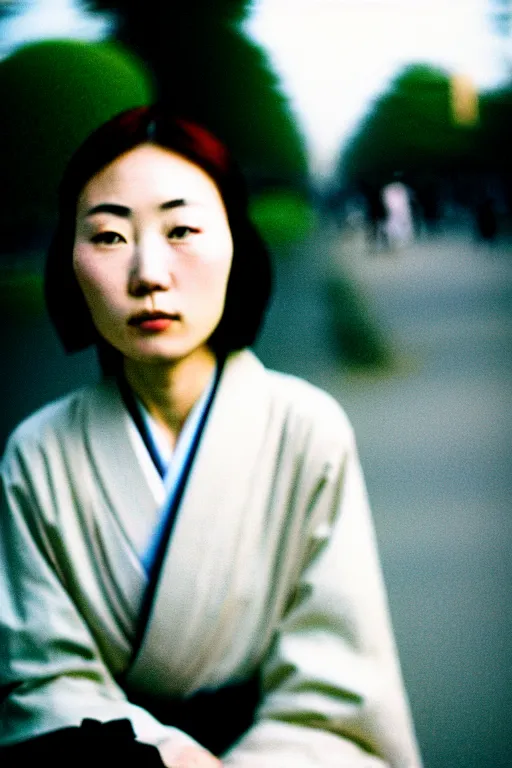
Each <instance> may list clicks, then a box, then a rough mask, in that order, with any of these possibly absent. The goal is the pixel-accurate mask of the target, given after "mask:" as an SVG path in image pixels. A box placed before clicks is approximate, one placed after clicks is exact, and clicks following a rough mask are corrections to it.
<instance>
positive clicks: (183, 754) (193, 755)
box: [158, 741, 222, 768]
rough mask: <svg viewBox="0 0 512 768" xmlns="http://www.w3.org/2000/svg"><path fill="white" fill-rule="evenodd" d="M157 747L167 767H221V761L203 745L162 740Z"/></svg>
mask: <svg viewBox="0 0 512 768" xmlns="http://www.w3.org/2000/svg"><path fill="white" fill-rule="evenodd" d="M158 749H159V751H160V757H161V758H162V760H163V762H164V763H165V765H166V766H167V768H222V763H221V761H220V760H218V759H217V758H216V757H215V756H214V755H212V753H211V752H208V750H206V749H203V747H196V746H194V745H187V746H183V744H180V745H176V742H175V741H164V742H163V744H160V746H159V747H158Z"/></svg>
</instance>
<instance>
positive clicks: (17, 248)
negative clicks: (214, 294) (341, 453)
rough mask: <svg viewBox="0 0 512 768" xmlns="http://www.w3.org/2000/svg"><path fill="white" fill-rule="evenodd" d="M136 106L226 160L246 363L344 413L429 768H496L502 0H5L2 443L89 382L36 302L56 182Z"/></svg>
mask: <svg viewBox="0 0 512 768" xmlns="http://www.w3.org/2000/svg"><path fill="white" fill-rule="evenodd" d="M155 99H160V100H162V101H164V102H166V103H168V104H170V105H172V106H173V107H175V108H178V107H179V109H180V110H181V111H183V112H184V113H187V114H189V115H191V116H193V117H196V118H198V119H200V120H201V121H203V122H204V123H206V124H207V125H209V126H210V127H211V128H212V129H213V130H214V131H215V132H217V133H218V134H219V135H220V136H221V137H222V138H224V139H225V140H226V141H227V142H228V144H229V145H230V146H231V147H232V149H233V150H234V152H235V154H236V155H237V157H238V159H239V161H240V164H241V165H242V167H243V168H244V170H245V172H246V174H247V177H248V180H249V186H250V191H251V206H252V214H253V217H254V220H255V222H256V224H257V226H258V227H259V228H260V229H261V231H262V233H263V235H264V236H265V237H266V238H267V240H268V242H269V244H270V246H271V250H272V254H273V257H274V264H275V283H276V290H275V296H274V300H273V303H272V306H271V309H270V311H269V315H268V318H267V322H266V325H265V328H264V332H263V334H262V336H261V338H260V340H259V342H258V345H257V352H258V354H259V355H260V357H261V358H262V360H263V361H264V362H265V363H266V364H268V365H269V366H272V367H275V368H278V369H280V370H284V371H288V372H291V373H294V374H297V375H299V376H302V377H304V378H306V379H309V380H310V381H312V382H313V383H315V384H318V385H320V386H321V387H323V388H325V389H326V390H327V391H329V392H331V393H332V394H333V395H334V396H335V397H336V398H337V399H338V400H339V402H340V403H341V404H342V405H343V406H344V407H345V409H346V410H347V412H348V414H349V416H350V418H351V420H352V422H353V424H354V427H355V430H356V434H357V436H358V442H359V449H360V453H361V458H362V462H363V466H364V469H365V474H366V478H367V483H368V489H369V493H370V498H371V502H372V507H373V510H374V515H375V521H376V526H377V530H378V535H379V540H380V549H381V557H382V562H383V567H384V573H385V577H386V582H387V585H388V590H389V598H390V606H391V612H392V616H393V621H394V625H395V630H396V636H397V641H398V646H399V649H400V655H401V660H402V666H403V671H404V677H405V680H406V685H407V688H408V692H409V696H410V700H411V707H412V711H413V716H414V720H415V724H416V729H417V734H418V738H419V741H420V745H421V749H422V753H423V757H424V762H425V768H452V767H453V768H455V767H456V768H458V766H464V768H510V766H511V765H512V743H511V726H510V723H511V722H512V693H511V692H512V659H511V649H512V643H511V640H510V635H511V631H512V621H511V612H510V608H509V583H510V575H511V573H510V571H511V559H510V554H509V553H510V548H511V544H512V510H511V508H510V497H511V491H512V482H511V477H512V474H511V472H510V469H511V467H510V459H511V441H510V436H511V421H512V418H511V413H510V394H511V381H510V379H511V377H510V370H511V362H512V354H511V352H512V348H511V334H510V331H511V325H512V311H511V301H510V299H511V293H512V264H511V262H512V150H511V138H512V2H511V1H510V0H452V2H451V3H446V2H445V0H259V1H258V2H253V3H251V2H246V1H244V0H217V2H215V3H211V2H209V0H188V2H187V3H181V2H178V0H168V2H165V3H159V2H156V0H146V1H145V2H144V3H138V2H133V1H129V0H128V1H125V2H117V3H116V2H109V0H96V1H95V2H79V1H78V0H75V2H72V0H39V1H38V0H32V1H31V2H30V1H28V0H25V1H21V0H18V1H17V0H3V2H1V3H0V130H1V135H2V140H1V142H0V163H1V165H0V179H1V181H2V183H1V194H2V201H1V205H0V231H1V233H2V235H1V238H0V318H1V326H0V327H1V336H0V348H1V359H2V361H3V362H2V375H1V381H2V391H1V393H0V394H1V396H2V397H1V403H2V406H1V408H0V451H1V450H3V446H4V444H5V440H6V438H7V435H8V434H9V432H10V431H11V430H12V428H13V427H14V426H15V424H16V423H17V422H18V421H19V420H20V419H21V418H23V417H24V416H26V415H27V414H28V413H30V412H31V411H32V410H34V409H35V408H36V407H38V406H39V405H41V404H43V403H44V402H47V401H48V400H49V399H53V398H55V397H57V396H59V395H61V394H62V393H64V392H66V391H68V390H69V389H70V388H71V387H76V386H79V385H81V384H84V383H86V382H88V381H91V380H93V379H95V378H96V377H97V375H98V371H97V367H96V362H95V359H94V356H93V355H92V353H90V352H84V353H80V354H78V355H75V356H73V357H70V358H67V357H66V356H65V355H64V353H63V352H62V351H61V349H60V347H59V344H58V341H57V339H56V337H55V334H54V333H53V330H52V328H51V327H50V326H49V323H48V321H47V319H46V317H45V313H44V306H43V299H42V274H43V265H44V254H45V249H46V247H47V245H48V242H49V239H50V237H51V232H52V227H53V225H54V221H55V202H56V188H57V183H58V179H59V177H60V175H61V172H62V169H63V167H64V165H65V163H66V161H67V159H68V158H69V156H70V154H71V153H72V151H73V150H74V148H75V147H76V146H77V145H78V144H79V143H80V142H81V141H82V139H83V138H85V136H86V135H87V134H88V133H89V132H90V131H91V130H92V129H93V128H94V127H96V125H98V124H99V123H101V122H103V121H104V120H105V119H107V118H108V117H110V116H111V115H113V114H115V113H116V112H119V111H120V110H122V109H124V108H127V107H130V106H135V105H137V104H143V103H149V102H151V101H154V100H155Z"/></svg>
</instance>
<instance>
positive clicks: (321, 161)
mask: <svg viewBox="0 0 512 768" xmlns="http://www.w3.org/2000/svg"><path fill="white" fill-rule="evenodd" d="M494 1H495V2H497V1H498V0H494ZM490 2H491V0H253V11H252V13H251V16H250V18H249V19H248V21H247V22H246V23H245V25H244V31H245V33H246V34H247V35H249V36H250V37H251V38H252V39H254V40H256V41H257V42H258V43H259V44H261V45H262V46H263V47H264V48H265V49H266V50H267V52H268V54H269V56H270V58H271V61H272V62H273V65H274V68H275V70H276V71H277V73H278V75H279V76H280V78H281V83H282V90H283V91H284V93H285V94H286V95H287V96H288V97H289V99H290V102H291V106H292V109H293V111H294V113H295V115H296V119H297V123H298V125H299V128H300V129H301V132H302V134H303V135H304V137H305V140H306V145H307V147H308V150H309V159H310V169H311V172H312V174H313V177H316V178H318V179H320V180H321V179H322V178H324V177H327V176H328V175H329V174H330V172H331V170H332V167H333V164H334V163H335V161H336V158H337V156H338V153H339V149H340V146H342V144H343V142H344V141H346V139H347V138H348V137H349V136H350V134H351V132H353V131H354V130H355V129H356V126H357V124H358V122H359V121H360V120H361V118H362V117H363V116H364V113H365V111H366V110H368V108H369V105H370V104H371V101H372V99H374V98H375V97H376V96H377V95H378V94H379V93H380V92H382V91H383V90H384V89H385V88H386V85H387V84H388V83H389V80H390V78H392V77H393V75H394V74H396V73H397V72H398V71H399V70H400V68H401V67H403V66H404V65H405V64H407V63H410V62H428V63H432V64H436V65H438V66H441V67H443V68H445V69H447V70H448V71H450V72H458V73H461V74H464V75H466V76H469V77H470V78H472V80H473V81H474V83H475V85H476V87H477V88H482V89H485V88H491V87H494V86H495V85H497V84H499V83H500V82H501V81H502V80H503V78H504V74H505V69H504V62H505V60H508V62H509V66H512V51H511V45H512V38H511V37H510V36H509V38H508V39H503V38H499V37H498V36H497V35H496V34H494V33H493V30H492V26H491V24H490V23H489V19H488V15H487V14H488V10H489V5H490ZM13 7H15V8H17V9H18V10H20V11H22V12H19V13H18V14H17V15H15V16H13V17H12V18H11V19H10V20H8V21H7V22H4V25H3V29H2V34H0V58H2V56H5V55H8V53H9V52H10V51H11V50H13V49H14V48H15V47H16V46H17V45H19V44H21V43H23V42H28V41H29V40H37V39H41V38H44V37H57V36H64V37H75V38H82V39H88V40H95V39H101V38H103V37H106V36H108V35H109V34H111V33H112V29H113V28H112V25H111V21H110V19H109V17H108V15H107V14H103V15H101V14H94V15H93V14H91V13H90V12H88V11H87V10H86V3H84V2H80V0H18V2H16V3H13ZM507 46H508V47H507Z"/></svg>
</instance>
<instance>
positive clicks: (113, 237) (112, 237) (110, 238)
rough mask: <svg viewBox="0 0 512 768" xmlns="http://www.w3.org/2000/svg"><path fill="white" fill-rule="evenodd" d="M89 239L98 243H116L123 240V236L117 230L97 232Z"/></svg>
mask: <svg viewBox="0 0 512 768" xmlns="http://www.w3.org/2000/svg"><path fill="white" fill-rule="evenodd" d="M91 241H92V242H93V243H98V244H99V245H118V244H119V243H122V242H124V237H123V236H122V235H120V234H118V233H117V232H98V233H97V234H96V235H93V236H92V238H91Z"/></svg>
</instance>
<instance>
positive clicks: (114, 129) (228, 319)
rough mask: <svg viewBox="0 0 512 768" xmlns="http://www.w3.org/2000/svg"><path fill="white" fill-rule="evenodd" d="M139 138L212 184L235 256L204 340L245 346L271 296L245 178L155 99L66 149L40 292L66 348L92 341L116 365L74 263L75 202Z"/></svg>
mask: <svg viewBox="0 0 512 768" xmlns="http://www.w3.org/2000/svg"><path fill="white" fill-rule="evenodd" d="M141 144H153V145H156V146H159V147H163V148H164V149H169V150H171V151H173V152H176V153H178V154H180V155H182V156H183V157H185V158H187V159H188V160H190V161H192V162H193V163H195V164H196V165H198V166H200V167H201V168H202V169H203V170H204V171H206V173H208V174H209V176H210V177H211V178H212V179H213V181H214V182H215V183H216V185H217V187H218V189H219V191H220V194H221V196H222V199H223V201H224V206H225V208H226V212H227V216H228V221H229V226H230V229H231V236H232V238H233V262H232V266H231V272H230V275H229V280H228V285H227V291H226V302H225V306H224V312H223V314H222V317H221V319H220V322H219V324H218V326H217V328H216V329H215V331H214V332H213V334H212V336H211V337H210V339H209V341H208V343H209V345H210V347H211V348H212V349H213V350H214V351H215V353H216V354H217V355H219V356H220V357H224V356H225V355H227V354H228V353H229V352H232V351H234V350H237V349H242V348H243V347H247V346H251V345H252V344H253V343H254V341H255V339H256V336H257V334H258V331H259V329H260V326H261V323H262V320H263V316H264V314H265V310H266V307H267V304H268V301H269V298H270V291H271V267H270V258H269V254H268V251H267V248H266V246H265V244H264V242H263V240H262V239H261V237H260V235H259V234H258V232H257V230H256V228H255V227H254V225H253V224H252V222H251V220H250V218H249V213H248V194H247V188H246V184H245V180H244V178H243V176H242V174H241V172H240V170H239V168H238V166H237V164H236V162H235V161H234V159H233V158H232V157H231V156H230V155H229V152H228V150H227V149H226V147H225V146H224V144H223V143H222V142H221V141H219V139H217V138H216V137H215V136H213V135H212V134H211V133H210V131H208V130H207V129H206V128H204V127H203V126H200V125H198V124H197V123H195V122H192V121H191V120H188V119H185V118H181V117H177V116H175V115H173V114H169V113H167V112H166V111H165V110H163V109H161V108H160V107H159V106H157V105H153V106H150V107H137V108H135V109H130V110H128V111H126V112H122V113H121V114H119V115H117V116H116V117H114V118H112V119H111V120H109V121H108V122H107V123H104V124H103V125H101V126H100V127H99V128H98V129H96V131H94V132H93V133H92V134H91V135H90V136H89V137H88V138H87V139H86V140H85V142H84V143H83V144H82V145H81V146H80V147H79V149H78V150H77V151H76V152H75V154H74V155H73V156H72V158H71V160H70V162H69V163H68V166H67V168H66V170H65V172H64V176H63V178H62V181H61V184H60V187H59V217H58V221H57V227H56V231H55V234H54V237H53V240H52V242H51V244H50V248H49V251H48V259H47V262H46V274H45V298H46V304H47V308H48V312H49V315H50V318H51V320H52V322H53V324H54V326H55V329H56V331H57V334H58V336H59V338H60V340H61V342H62V344H63V346H64V349H65V350H66V352H76V351H78V350H81V349H84V348H86V347H88V346H90V345H91V344H95V345H96V347H97V349H98V352H99V356H100V362H101V364H102V368H103V370H104V371H105V372H107V373H108V372H112V371H114V370H116V368H117V365H118V364H119V362H120V359H121V358H120V354H119V353H118V352H117V350H114V349H113V348H112V347H111V346H110V345H108V344H107V342H105V341H104V340H103V339H102V338H101V337H100V336H99V334H98V333H97V331H96V328H95V327H94V324H93V322H92V319H91V315H90V312H89V309H88V307H87V304H86V302H85V299H84V297H83V294H82V291H81V289H80V287H79V285H78V282H77V280H76V277H75V273H74V269H73V257H72V254H73V246H74V238H75V220H76V207H77V202H78V198H79V196H80V193H81V192H82V190H83V188H84V187H85V185H86V184H87V183H88V182H89V181H90V179H91V178H92V177H93V176H95V175H96V174H97V173H98V172H99V171H101V170H102V169H103V168H105V167H106V166H107V165H109V164H110V163H111V162H113V161H114V160H115V159H116V158H118V157H120V156H121V155H123V154H125V153H126V152H129V151H130V150H132V149H134V148H135V147H137V146H139V145H141Z"/></svg>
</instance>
